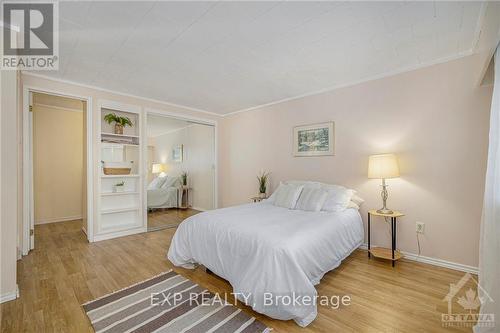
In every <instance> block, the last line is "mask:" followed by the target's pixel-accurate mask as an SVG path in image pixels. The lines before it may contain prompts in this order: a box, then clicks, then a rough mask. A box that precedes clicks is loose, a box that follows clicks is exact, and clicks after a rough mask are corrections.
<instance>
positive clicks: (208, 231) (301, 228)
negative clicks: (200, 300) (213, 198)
mask: <svg viewBox="0 0 500 333" xmlns="http://www.w3.org/2000/svg"><path fill="white" fill-rule="evenodd" d="M363 232H364V229H363V224H362V221H361V217H360V215H359V212H358V211H357V210H355V209H347V210H345V211H343V212H334V213H331V212H305V211H300V210H289V209H285V208H280V207H276V206H274V205H271V204H269V203H265V202H262V203H257V204H248V205H242V206H235V207H230V208H224V209H217V210H212V211H208V212H204V213H200V214H198V215H194V216H192V217H190V218H188V219H186V220H185V221H184V222H182V223H181V224H180V225H179V227H178V229H177V231H176V233H175V235H174V237H173V239H172V243H171V245H170V249H169V251H168V259H170V261H171V262H172V263H173V264H174V265H176V266H182V267H184V268H194V267H195V264H197V263H199V264H202V265H204V266H205V267H207V268H208V269H210V270H211V271H213V272H214V273H216V274H217V275H219V276H220V277H222V278H224V279H226V280H228V281H229V282H230V283H231V285H232V286H233V289H234V290H233V292H234V293H241V295H239V296H238V299H239V300H240V301H243V302H245V297H248V296H249V298H248V299H246V303H247V304H248V305H250V306H252V308H253V309H254V310H255V311H257V312H260V313H263V314H266V315H268V316H269V317H272V318H275V319H281V320H288V319H294V320H295V321H296V322H297V324H299V325H300V326H307V325H308V324H310V323H311V322H312V321H313V320H314V318H315V317H316V315H317V307H316V305H315V304H307V305H304V304H302V305H300V306H286V304H281V303H283V302H280V304H274V305H268V303H269V293H273V298H272V299H273V300H274V299H276V298H275V296H276V295H293V294H295V295H301V296H303V295H308V296H311V297H314V296H315V295H316V294H317V293H316V289H315V288H314V285H315V284H318V283H319V281H320V280H321V278H322V277H323V275H324V274H325V273H327V272H328V271H330V270H332V269H334V268H336V267H337V266H339V265H340V262H341V260H343V259H344V258H345V257H347V256H348V255H349V254H350V253H351V252H352V251H353V250H354V249H356V248H357V247H358V246H359V245H361V244H362V242H363V238H364V235H363ZM266 293H267V294H266ZM242 295H245V297H243V296H242ZM266 295H267V296H266ZM265 297H268V300H267V301H266V300H265Z"/></svg>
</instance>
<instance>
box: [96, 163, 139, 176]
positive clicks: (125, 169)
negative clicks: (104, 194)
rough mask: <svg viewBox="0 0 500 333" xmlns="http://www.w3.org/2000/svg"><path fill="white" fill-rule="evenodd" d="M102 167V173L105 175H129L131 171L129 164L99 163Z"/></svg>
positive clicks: (130, 164)
mask: <svg viewBox="0 0 500 333" xmlns="http://www.w3.org/2000/svg"><path fill="white" fill-rule="evenodd" d="M101 162H102V165H103V168H102V170H103V172H104V174H105V175H129V174H130V171H131V170H132V163H133V161H130V162H105V161H101Z"/></svg>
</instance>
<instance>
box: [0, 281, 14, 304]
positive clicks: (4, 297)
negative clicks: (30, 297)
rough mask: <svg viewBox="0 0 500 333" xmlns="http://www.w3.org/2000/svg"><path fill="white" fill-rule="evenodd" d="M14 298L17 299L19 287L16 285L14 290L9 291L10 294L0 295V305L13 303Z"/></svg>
mask: <svg viewBox="0 0 500 333" xmlns="http://www.w3.org/2000/svg"><path fill="white" fill-rule="evenodd" d="M16 298H19V286H18V285H17V284H16V290H14V291H11V292H10V293H5V294H2V295H0V303H4V302H8V301H13V300H15V299H16Z"/></svg>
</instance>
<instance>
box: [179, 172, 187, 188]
mask: <svg viewBox="0 0 500 333" xmlns="http://www.w3.org/2000/svg"><path fill="white" fill-rule="evenodd" d="M181 182H182V186H184V187H185V186H187V184H188V174H187V172H186V171H183V172H182V173H181Z"/></svg>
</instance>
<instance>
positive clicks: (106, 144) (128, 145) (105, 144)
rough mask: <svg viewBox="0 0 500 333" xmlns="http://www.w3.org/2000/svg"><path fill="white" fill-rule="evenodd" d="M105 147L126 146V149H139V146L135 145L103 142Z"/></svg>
mask: <svg viewBox="0 0 500 333" xmlns="http://www.w3.org/2000/svg"><path fill="white" fill-rule="evenodd" d="M101 143H102V145H103V146H108V145H109V146H124V147H139V145H138V144H134V143H118V142H104V141H101Z"/></svg>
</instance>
